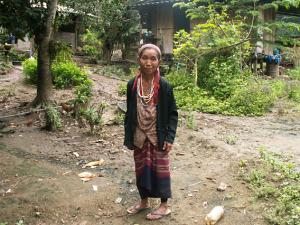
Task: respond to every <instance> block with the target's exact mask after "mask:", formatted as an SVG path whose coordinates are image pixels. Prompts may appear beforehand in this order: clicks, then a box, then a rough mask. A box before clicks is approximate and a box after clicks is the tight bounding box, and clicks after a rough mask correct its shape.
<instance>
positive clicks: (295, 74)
mask: <svg viewBox="0 0 300 225" xmlns="http://www.w3.org/2000/svg"><path fill="white" fill-rule="evenodd" d="M287 75H288V76H289V77H291V78H292V79H294V80H300V67H297V68H295V69H291V70H288V71H287Z"/></svg>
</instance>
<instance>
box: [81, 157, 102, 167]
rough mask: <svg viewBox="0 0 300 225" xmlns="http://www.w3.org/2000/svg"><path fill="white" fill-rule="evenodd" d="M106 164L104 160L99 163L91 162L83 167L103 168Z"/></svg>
mask: <svg viewBox="0 0 300 225" xmlns="http://www.w3.org/2000/svg"><path fill="white" fill-rule="evenodd" d="M103 163H104V159H101V160H99V161H93V162H89V163H87V164H85V165H83V166H82V168H86V167H94V168H95V167H96V166H101V165H102V164H103Z"/></svg>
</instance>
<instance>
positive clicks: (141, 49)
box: [138, 44, 161, 60]
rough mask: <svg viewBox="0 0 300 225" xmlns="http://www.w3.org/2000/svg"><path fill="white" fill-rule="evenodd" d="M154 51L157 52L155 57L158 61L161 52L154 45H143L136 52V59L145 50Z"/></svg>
mask: <svg viewBox="0 0 300 225" xmlns="http://www.w3.org/2000/svg"><path fill="white" fill-rule="evenodd" d="M149 48H150V49H154V50H155V51H156V52H157V57H158V59H159V60H160V59H161V51H160V49H159V47H157V46H156V45H154V44H145V45H142V46H141V47H140V48H139V50H138V57H139V58H140V57H141V56H142V54H143V52H144V51H145V50H146V49H149Z"/></svg>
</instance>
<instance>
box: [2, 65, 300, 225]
mask: <svg viewBox="0 0 300 225" xmlns="http://www.w3.org/2000/svg"><path fill="white" fill-rule="evenodd" d="M91 78H92V80H93V81H94V102H97V103H99V102H101V101H104V102H106V103H107V104H108V105H109V106H108V107H107V109H106V111H105V121H106V123H107V125H106V126H105V127H104V130H103V132H102V134H101V135H96V136H90V135H89V134H88V132H87V131H88V129H87V128H78V126H77V124H76V122H75V121H74V120H73V119H72V117H71V116H70V115H68V114H66V113H65V114H64V115H63V118H64V127H63V129H62V130H61V131H59V132H56V133H50V132H47V131H44V130H42V129H41V127H42V126H43V117H42V114H30V115H28V116H22V117H14V118H11V119H10V120H9V121H6V122H4V123H2V124H5V125H6V128H4V129H5V131H6V133H3V132H2V134H1V137H0V222H8V223H9V224H15V223H16V221H18V220H20V219H23V220H24V222H25V224H73V225H88V224H107V225H109V224H114V225H123V224H143V225H145V224H146V225H147V224H172V225H173V224H176V225H177V224H178V225H190V224H204V217H205V215H206V214H207V213H208V212H209V211H210V210H211V209H212V208H213V207H214V206H215V205H220V204H221V205H224V207H225V215H224V218H222V220H221V221H220V222H219V223H218V224H220V225H254V224H255V225H263V224H266V223H265V222H264V220H263V218H262V215H261V213H260V211H259V208H258V205H257V204H256V203H255V201H253V198H252V197H251V192H250V190H249V189H248V188H247V187H246V185H245V184H244V183H243V182H242V181H241V180H240V179H239V177H238V163H239V161H240V160H241V159H252V158H255V157H257V155H258V153H257V150H256V149H257V148H259V147H265V148H267V149H268V150H271V151H276V152H284V153H287V154H290V155H292V156H293V157H294V161H295V162H296V164H297V165H298V166H299V165H300V150H299V147H298V146H300V137H299V136H300V132H299V130H300V120H299V115H284V116H281V117H279V116H277V115H276V113H273V114H269V115H267V116H265V117H259V118H248V117H243V118H241V117H226V116H220V115H209V114H203V113H194V116H195V120H194V122H193V123H194V127H195V129H188V128H187V126H186V124H185V119H184V113H183V112H182V113H181V118H182V123H181V124H182V125H181V127H179V128H178V134H177V139H176V143H175V145H174V149H173V151H172V152H171V160H172V165H171V166H172V167H171V171H172V189H173V199H172V200H170V205H171V209H172V215H171V216H169V217H167V218H164V219H162V220H160V221H157V222H150V221H147V220H146V219H145V216H146V214H147V212H149V211H146V212H142V213H141V214H139V215H135V216H129V215H127V214H126V208H127V207H129V206H130V205H132V204H134V203H135V202H136V201H137V200H138V192H137V190H136V187H135V184H134V183H135V177H134V168H133V166H134V165H133V157H132V152H131V151H129V150H127V149H126V148H124V147H123V126H121V125H113V124H111V121H112V119H113V118H114V115H115V111H116V109H117V103H118V102H119V101H124V97H120V96H118V93H117V90H118V85H119V84H120V82H122V81H119V80H116V79H112V78H107V77H104V76H101V75H96V74H92V75H91ZM0 90H4V92H5V90H6V91H7V90H10V92H11V94H10V96H9V97H8V99H6V100H3V96H0V101H1V100H3V101H1V103H0V117H2V116H4V115H11V114H15V113H18V112H23V111H26V110H28V109H27V108H26V107H25V106H24V105H25V103H26V102H29V101H31V100H32V99H33V98H34V96H35V88H34V87H32V86H29V85H25V84H24V83H23V81H22V78H21V68H17V69H15V70H14V71H12V73H11V74H9V75H8V76H6V77H5V79H4V78H3V79H2V78H1V77H0ZM4 92H1V93H4ZM54 95H55V100H56V101H57V102H58V103H61V102H66V101H67V100H70V99H72V97H73V94H72V90H59V91H55V94H54ZM0 125H1V124H0ZM2 131H3V130H2ZM74 152H76V153H78V154H79V157H76V156H75V154H74ZM100 159H103V160H104V164H103V165H101V166H100V167H97V168H94V169H82V165H83V164H84V163H86V162H90V161H94V160H100ZM82 171H91V172H93V173H96V174H97V175H98V176H97V177H95V178H94V179H93V180H91V181H89V182H82V181H81V180H80V179H79V177H78V176H77V174H78V173H79V172H82ZM220 182H225V183H226V184H228V185H230V186H229V187H228V188H227V189H226V190H225V191H224V192H218V191H217V190H216V188H217V187H218V185H219V184H220ZM95 187H97V190H95ZM157 204H158V202H157V201H156V200H152V201H151V205H152V206H153V207H155V206H156V205H157Z"/></svg>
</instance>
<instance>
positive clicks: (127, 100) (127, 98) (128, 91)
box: [124, 81, 131, 126]
mask: <svg viewBox="0 0 300 225" xmlns="http://www.w3.org/2000/svg"><path fill="white" fill-rule="evenodd" d="M130 100H131V85H130V81H129V82H128V83H127V90H126V106H127V107H126V113H125V119H124V126H126V124H127V123H128V109H129V103H130Z"/></svg>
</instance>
